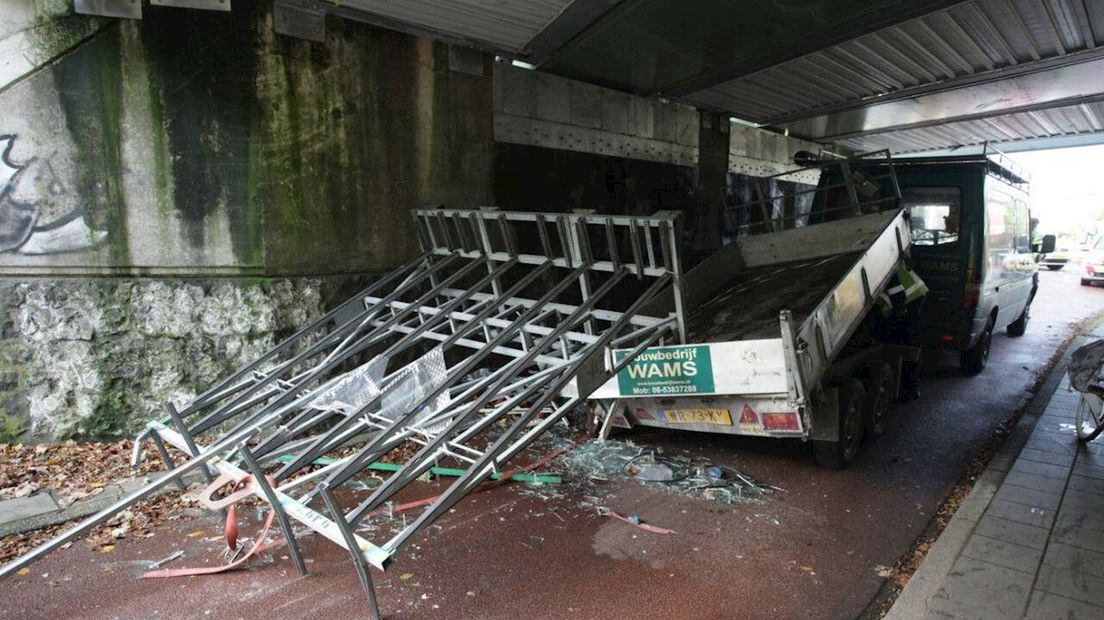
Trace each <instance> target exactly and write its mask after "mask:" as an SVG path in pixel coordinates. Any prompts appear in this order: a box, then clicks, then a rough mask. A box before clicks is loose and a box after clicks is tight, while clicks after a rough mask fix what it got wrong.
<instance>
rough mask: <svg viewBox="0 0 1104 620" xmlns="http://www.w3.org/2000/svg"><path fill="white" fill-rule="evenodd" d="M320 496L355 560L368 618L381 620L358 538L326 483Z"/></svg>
mask: <svg viewBox="0 0 1104 620" xmlns="http://www.w3.org/2000/svg"><path fill="white" fill-rule="evenodd" d="M318 494H319V495H321V496H322V501H323V502H325V504H326V508H328V509H329V511H330V514H331V515H333V519H334V523H336V524H337V529H339V530H341V536H342V537H343V538H344V539H345V546H346V548H347V549H348V550H349V555H350V556H352V558H353V565H354V566H355V567H356V572H357V577H358V578H360V585H361V587H362V588H364V594H365V595H366V596H367V597H368V617H369V618H370V619H371V620H379V618H380V613H379V605H377V604H376V588H375V586H374V585H373V584H372V575H370V574H369V573H368V562H367V561H365V559H364V553H362V552H361V550H360V547H359V546H358V545H357V543H356V538H355V537H354V536H353V533H352V530H351V529H350V528H349V523H348V522H347V521H346V520H345V515H344V514H343V513H342V512H341V506H339V505H338V503H337V498H336V497H334V495H333V492H331V491H330V487H329V485H327V484H326V482H325V481H323V482H321V483H319V485H318Z"/></svg>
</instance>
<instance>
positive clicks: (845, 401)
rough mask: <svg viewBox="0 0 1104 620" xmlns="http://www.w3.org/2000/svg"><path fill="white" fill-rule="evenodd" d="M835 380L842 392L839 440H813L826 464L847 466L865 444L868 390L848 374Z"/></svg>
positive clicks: (815, 450) (816, 454)
mask: <svg viewBox="0 0 1104 620" xmlns="http://www.w3.org/2000/svg"><path fill="white" fill-rule="evenodd" d="M835 383H836V387H837V388H838V393H839V424H840V429H839V440H837V441H815V442H813V456H814V458H815V459H816V462H817V464H818V465H821V466H823V467H831V468H832V469H847V468H848V466H850V465H851V463H853V462H854V461H855V457H856V456H857V455H858V454H859V447H861V446H862V439H863V430H864V427H865V424H864V421H865V416H864V415H863V410H864V404H865V402H866V392H865V391H864V390H863V385H862V382H860V381H859V380H858V379H852V378H850V377H848V378H845V379H839V380H838V381H836V382H835Z"/></svg>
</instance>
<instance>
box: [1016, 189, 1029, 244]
mask: <svg viewBox="0 0 1104 620" xmlns="http://www.w3.org/2000/svg"><path fill="white" fill-rule="evenodd" d="M1016 251H1017V252H1021V253H1028V254H1030V253H1031V216H1030V214H1029V213H1028V211H1027V203H1026V202H1024V201H1022V200H1016Z"/></svg>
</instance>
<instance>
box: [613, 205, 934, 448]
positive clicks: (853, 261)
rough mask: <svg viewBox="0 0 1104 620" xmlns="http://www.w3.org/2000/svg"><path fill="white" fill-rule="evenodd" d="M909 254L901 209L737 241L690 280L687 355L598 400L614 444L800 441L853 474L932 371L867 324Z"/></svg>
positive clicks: (638, 372) (621, 377) (653, 352)
mask: <svg viewBox="0 0 1104 620" xmlns="http://www.w3.org/2000/svg"><path fill="white" fill-rule="evenodd" d="M909 240H910V237H909V223H908V218H907V215H906V214H905V213H903V212H902V211H900V210H896V209H894V210H891V211H885V212H880V213H873V214H869V215H862V216H856V217H850V218H848V219H844V220H837V221H832V222H826V223H822V224H816V225H810V226H804V227H801V228H794V229H790V230H784V231H779V232H771V233H766V234H759V235H754V236H747V237H742V238H738V239H736V240H735V241H734V242H732V243H731V244H729V245H727V246H725V247H724V248H723V249H722V250H720V251H719V252H717V253H715V254H713V255H712V256H710V257H708V258H707V259H706V260H705V261H703V262H702V263H701V264H699V265H697V266H696V267H695V268H694V269H692V270H691V271H689V272H688V273H686V274H685V276H684V278H683V286H684V307H685V308H687V311H686V317H685V323H686V333H687V338H686V341H685V344H681V345H676V346H667V347H655V348H652V349H648V350H647V351H645V352H644V353H643V354H641V355H640V356H638V357H637V359H636V360H635V361H633V362H632V363H630V364H629V365H628V366H627V367H625V368H624V369H623V370H621V371H620V372H619V373H617V376H616V377H614V378H613V379H611V380H609V381H607V382H606V383H605V384H603V385H602V386H601V387H599V388H598V389H597V390H595V391H594V392H593V393H592V394H591V399H592V403H593V404H594V405H596V406H595V407H594V409H595V410H596V411H597V412H599V414H600V417H601V418H602V422H601V424H602V428H603V432H608V430H609V428H610V427H613V426H621V427H632V426H637V425H639V426H653V427H663V428H671V429H680V430H688V431H702V432H711V433H724V434H735V435H753V436H762V437H787V438H798V439H802V440H807V441H812V442H813V445H814V448H815V450H814V451H815V454H816V459H817V461H818V462H819V463H821V464H823V465H827V466H832V467H846V466H847V465H848V464H850V462H851V461H852V460H853V459H854V458H855V454H856V452H857V449H858V446H859V444H860V443H861V440H862V439H863V436H864V435H866V436H869V437H874V436H877V435H880V434H881V432H882V430H883V428H884V420H885V417H886V415H887V414H888V409H889V406H890V405H891V403H892V402H893V400H894V397H895V395H896V393H897V387H898V386H899V385H900V376H901V369H902V364H903V363H904V362H909V361H912V362H915V361H918V359H919V349H918V348H914V347H909V346H904V345H902V344H895V343H889V342H879V341H878V340H876V339H874V338H872V337H871V334H870V331H871V330H870V327H871V325H872V324H873V322H874V321H872V320H868V317H869V316H870V314H871V312H872V311H873V312H878V310H877V309H876V307H875V299H876V298H877V297H878V296H879V294H881V293H882V292H883V291H884V290H885V289H886V288H887V286H888V285H889V284H890V283H891V282H892V281H893V279H894V276H895V273H896V270H897V267H898V264H899V263H900V262H901V261H902V260H904V259H905V257H906V253H907V252H908V248H909ZM653 313H655V311H654V310H653ZM624 354H625V353H624V352H621V351H612V352H611V357H610V360H609V363H610V364H614V363H616V362H618V361H621V358H622V356H623V355H624Z"/></svg>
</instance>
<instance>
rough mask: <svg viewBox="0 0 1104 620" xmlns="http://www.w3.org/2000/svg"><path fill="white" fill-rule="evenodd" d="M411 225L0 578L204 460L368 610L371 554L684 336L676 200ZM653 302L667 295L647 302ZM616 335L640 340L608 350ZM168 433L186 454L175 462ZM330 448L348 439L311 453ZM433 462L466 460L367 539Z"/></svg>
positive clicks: (157, 435) (382, 561)
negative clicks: (357, 482)
mask: <svg viewBox="0 0 1104 620" xmlns="http://www.w3.org/2000/svg"><path fill="white" fill-rule="evenodd" d="M415 223H416V226H417V230H418V234H419V239H420V242H421V245H422V249H423V253H422V254H421V255H420V256H419V257H418V258H416V259H414V260H412V261H410V262H409V263H407V264H405V265H403V266H401V267H399V268H398V269H396V270H395V271H393V272H391V273H390V274H388V275H387V276H385V277H383V278H381V279H380V280H379V281H377V282H376V283H374V284H373V285H372V286H370V287H369V288H368V289H366V290H365V291H363V292H362V293H361V294H359V295H357V296H356V297H354V298H353V299H351V300H350V301H348V302H346V303H345V304H342V305H341V306H339V307H338V308H336V309H334V310H333V311H331V312H329V313H328V314H326V315H325V316H323V317H322V318H320V319H318V320H317V321H315V322H314V323H312V324H311V325H309V326H308V327H306V328H304V329H302V330H300V331H299V332H297V333H295V334H294V335H292V336H291V337H289V338H288V339H287V340H285V341H284V342H282V343H281V344H279V345H277V346H276V347H274V348H273V349H272V350H271V351H269V352H268V353H266V354H265V355H263V356H261V357H260V358H259V359H257V360H256V361H254V362H253V363H251V364H249V365H247V366H245V367H244V368H241V369H240V370H238V371H237V372H235V373H233V374H232V375H230V376H229V377H227V378H226V379H224V380H223V381H221V382H219V383H218V384H216V385H215V386H213V387H211V388H210V389H209V390H207V391H206V392H204V393H203V394H200V395H199V396H197V397H196V398H195V399H194V400H193V401H192V402H191V403H189V404H187V405H186V406H184V407H182V408H180V409H179V410H177V409H175V408H174V407H173V406H172V405H169V407H168V410H169V415H168V416H167V417H166V418H165V419H163V420H161V421H159V422H155V423H152V424H150V425H149V426H148V428H147V429H146V430H145V431H144V432H143V433H142V434H141V435H139V437H138V439H137V441H136V442H135V455H134V456H135V463H137V461H138V456H139V454H138V451H139V450H140V446H141V445H142V443H143V441H144V440H145V439H150V440H152V442H153V444H154V446H155V447H156V448H157V450H158V453H159V454H160V455H161V457H162V459H163V460H164V461H165V462H166V465H167V466H168V468H169V472H168V473H167V475H165V476H164V477H161V478H160V479H158V480H157V481H155V482H152V483H150V484H148V485H147V486H146V487H144V488H142V489H140V490H138V491H137V492H135V493H134V494H132V495H130V496H128V497H127V498H124V499H123V500H120V501H119V502H117V503H116V504H114V505H112V506H110V507H109V508H107V509H105V510H104V511H102V512H100V513H98V514H97V515H94V516H93V517H91V518H89V519H88V520H86V521H85V522H83V523H81V524H80V525H79V526H77V527H76V528H74V529H73V530H70V531H69V532H66V533H65V534H63V535H62V536H59V537H58V538H56V539H54V540H52V541H50V542H48V543H46V544H44V545H42V546H41V547H39V548H37V549H35V550H34V551H32V552H30V553H29V554H27V555H25V556H23V557H21V558H19V559H18V560H16V561H14V562H12V563H10V564H8V565H7V566H4V567H3V568H0V577H4V576H7V575H9V574H11V573H13V572H15V571H17V570H18V569H19V568H21V567H23V566H25V565H27V564H29V563H31V562H33V561H34V560H36V559H37V558H38V557H41V556H42V555H44V554H45V553H48V552H49V551H51V550H53V549H55V548H57V547H58V546H61V545H62V544H64V543H66V542H68V541H69V540H72V539H74V538H76V537H77V536H79V535H81V534H83V533H84V532H86V531H88V530H89V529H90V528H92V527H94V526H96V525H97V524H99V523H102V522H104V521H106V520H107V519H109V518H111V516H113V515H114V514H115V513H117V512H118V511H120V510H122V509H124V508H126V507H127V506H129V505H130V504H132V503H134V502H136V501H139V500H141V499H143V498H145V497H147V496H149V495H150V494H152V493H155V492H156V491H158V490H159V489H160V488H161V487H164V486H165V485H167V484H170V483H176V484H180V480H181V477H182V476H183V475H185V474H186V473H188V472H191V471H195V470H199V471H201V472H203V473H204V475H205V476H207V477H208V479H209V480H210V479H213V475H214V474H218V475H220V476H222V478H220V480H232V481H242V480H245V479H246V478H247V477H248V480H247V482H248V483H249V484H251V485H253V488H254V490H255V492H256V494H257V495H258V496H259V497H261V498H262V499H265V500H266V501H267V502H268V503H269V504H270V505H271V506H272V508H273V509H274V510H275V511H276V513H277V517H278V518H279V522H280V524H281V528H282V529H283V532H284V535H285V537H286V539H287V540H288V544H289V549H290V556H291V558H292V560H293V561H294V562H295V564H296V566H297V568H298V569H299V570H300V571H301V572H302V571H304V570H305V569H304V564H303V562H302V559H301V556H300V553H299V550H298V547H297V545H296V543H295V536H294V531H293V526H292V522H293V521H294V522H298V523H299V524H301V525H303V526H306V527H307V528H309V529H310V530H313V531H315V532H317V533H319V534H320V535H322V536H323V537H325V538H327V539H328V540H330V541H332V542H334V543H336V544H338V545H340V546H342V547H343V548H345V549H347V550H349V551H350V554H351V556H352V558H353V561H354V564H355V566H356V569H357V572H358V575H359V577H360V579H361V582H362V584H363V585H364V587H365V590H366V592H367V593H368V595H369V598H370V602H371V604H372V605H371V606H372V609H373V610H374V608H375V603H374V594H373V590H372V583H371V579H370V576H369V573H368V567H369V566H370V565H371V566H375V567H376V568H379V569H384V568H386V567H387V566H388V564H389V563H390V562H391V559H392V558H393V556H394V555H395V554H396V553H397V552H399V551H400V550H401V549H402V548H403V547H404V545H406V544H407V543H409V542H410V541H411V540H412V538H413V537H415V536H416V535H418V533H419V532H421V531H422V530H424V529H425V528H426V527H428V526H429V525H431V524H432V523H433V521H434V520H435V519H437V518H438V517H439V516H441V515H442V514H444V513H445V512H447V511H448V509H449V508H451V507H452V506H453V505H455V504H456V503H457V502H458V501H459V500H460V499H462V498H463V497H464V496H465V495H466V494H467V493H469V492H471V491H472V490H473V489H474V488H475V487H476V486H477V485H479V484H480V483H481V482H483V481H484V480H486V479H487V478H488V477H490V476H491V475H492V474H494V473H496V472H499V471H501V469H502V468H503V467H504V466H505V465H506V463H507V462H509V461H510V459H512V458H513V457H514V456H516V455H517V454H518V453H519V452H521V451H522V450H523V449H524V448H525V447H526V446H528V445H529V444H530V443H531V442H532V441H533V440H534V439H535V438H537V437H538V436H539V435H540V434H541V433H543V432H544V431H545V430H546V429H547V428H549V427H550V426H551V425H552V424H555V423H556V422H557V421H558V420H559V419H560V418H561V417H562V416H563V415H564V414H565V413H566V412H568V411H570V410H571V409H572V408H574V407H575V406H577V405H578V404H579V403H580V401H581V400H582V399H584V398H586V396H587V395H588V394H589V393H590V392H591V391H592V390H593V389H595V388H597V387H598V386H599V385H601V384H602V383H603V382H604V381H606V380H608V379H609V378H610V377H612V376H613V375H614V374H616V372H617V371H618V370H619V369H620V367H621V366H623V365H624V364H626V363H628V361H630V360H632V358H633V357H635V354H636V353H639V352H640V351H643V350H644V349H645V348H647V347H649V346H653V345H655V344H663V343H665V342H671V341H679V342H681V341H684V340H685V322H684V320H683V311H682V290H681V286H682V281H681V271H680V266H679V265H680V263H679V257H678V251H677V245H678V234H679V226H678V218H677V214H676V213H669V212H660V213H657V214H655V215H653V216H648V217H630V216H603V215H596V214H593V213H582V214H554V213H525V212H503V211H496V210H479V211H465V210H450V209H422V210H419V211H417V212H416V214H415ZM655 307H664V308H670V309H672V310H673V311H672V312H670V313H667V314H665V315H664V316H650V315H648V314H645V313H644V312H642V309H643V308H655ZM613 348H619V349H632V350H633V351H634V353H633V354H631V355H628V356H626V357H625V358H623V359H624V361H623V362H621V363H620V364H617V365H614V364H613V363H612V361H611V359H612V356H610V355H608V351H609V350H611V349H613ZM398 360H403V361H406V362H407V363H405V364H399V363H398ZM357 364H359V365H357ZM407 442H413V443H414V444H417V445H419V446H420V447H419V449H418V450H417V452H416V454H415V455H414V456H413V457H412V458H410V459H409V460H408V461H407V462H406V463H405V464H404V465H403V466H402V467H401V469H399V470H398V471H396V472H395V473H394V474H393V475H392V476H391V477H390V478H388V479H387V480H386V481H384V483H383V484H382V485H381V486H379V487H378V488H376V489H375V490H374V491H372V493H371V494H370V496H369V497H368V498H367V499H365V500H364V501H362V502H361V503H360V504H359V505H357V506H356V507H355V508H354V509H353V510H351V511H349V512H345V511H344V510H343V509H341V508H340V507H339V505H338V502H337V500H336V498H335V497H334V494H333V490H334V489H335V488H336V487H337V486H338V485H340V484H342V483H344V482H346V481H348V480H350V479H351V478H353V477H354V476H356V475H357V474H359V473H361V472H362V471H364V470H365V469H366V468H367V467H368V466H369V465H370V464H371V463H373V462H375V461H376V460H377V459H379V458H381V457H383V456H384V455H386V454H387V453H389V452H391V451H392V450H394V449H395V448H396V447H398V446H400V445H403V444H405V443H407ZM166 444H169V445H173V446H175V447H176V448H178V449H180V450H182V451H184V452H185V453H186V454H188V455H190V458H189V459H188V460H186V461H185V462H184V463H182V464H179V465H177V464H174V463H172V461H171V459H170V454H169V451H168V449H167V447H166ZM200 446H203V447H202V448H201V447H200ZM339 450H343V453H348V452H349V451H350V450H352V452H351V454H348V455H347V456H344V457H342V458H340V459H338V460H336V461H334V462H331V463H329V464H326V465H325V466H322V467H319V466H318V465H316V464H314V463H315V461H316V459H318V458H319V457H321V456H323V455H327V454H332V453H335V452H336V451H339ZM441 460H451V461H455V462H457V463H460V464H462V465H464V466H466V471H465V473H464V474H463V475H462V476H460V477H459V478H458V479H456V480H455V481H454V482H453V483H452V484H451V485H449V486H448V488H447V489H445V491H444V492H443V493H441V495H440V496H439V497H438V498H437V499H436V500H435V501H434V502H433V503H432V504H430V505H428V506H426V507H425V508H424V510H423V511H422V512H421V514H419V515H417V516H416V517H415V518H414V519H413V520H412V521H410V522H409V523H408V524H407V525H406V527H404V528H403V529H402V530H401V531H399V532H398V533H397V534H396V535H394V536H393V537H391V538H390V539H388V540H386V541H380V542H378V543H377V542H373V541H368V540H365V539H364V538H362V537H361V536H359V535H358V534H357V533H356V532H357V525H358V524H359V523H361V522H362V521H364V520H365V519H368V518H371V515H373V514H375V513H376V511H378V510H379V509H380V508H381V507H383V506H385V505H386V504H387V503H388V502H389V501H390V500H391V499H392V498H393V497H394V496H395V494H396V493H397V492H399V491H400V490H401V489H403V488H404V487H406V486H407V485H408V484H409V483H410V482H412V481H414V480H416V479H417V478H418V477H419V476H421V475H422V474H424V473H425V472H426V471H428V470H429V469H430V468H431V467H433V466H435V465H436V464H437V463H438V462H439V461H441ZM266 474H269V475H271V476H272V480H274V483H273V484H269V482H268V481H267V480H266Z"/></svg>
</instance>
